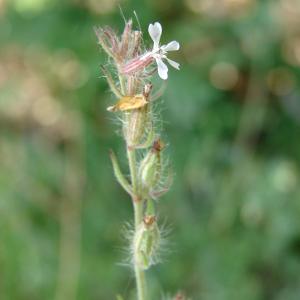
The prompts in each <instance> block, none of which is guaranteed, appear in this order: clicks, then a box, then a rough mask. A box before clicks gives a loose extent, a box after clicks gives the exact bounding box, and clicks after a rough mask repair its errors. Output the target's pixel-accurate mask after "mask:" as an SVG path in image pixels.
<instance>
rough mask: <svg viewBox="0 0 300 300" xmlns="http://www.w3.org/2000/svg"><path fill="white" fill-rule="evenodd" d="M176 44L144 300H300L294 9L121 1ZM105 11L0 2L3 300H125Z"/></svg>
mask: <svg viewBox="0 0 300 300" xmlns="http://www.w3.org/2000/svg"><path fill="white" fill-rule="evenodd" d="M120 5H121V7H122V9H123V11H124V14H125V16H126V18H130V17H134V15H133V11H134V10H135V11H136V12H137V14H138V16H139V19H140V23H141V27H142V29H143V30H144V31H145V35H144V36H145V42H146V43H148V45H149V47H150V46H151V42H150V40H149V38H148V34H147V33H146V32H147V27H148V24H149V23H150V22H154V21H160V22H161V23H162V25H163V36H162V42H168V41H170V40H173V39H176V40H178V41H179V42H180V43H181V45H182V48H181V51H180V52H179V53H174V55H173V56H172V57H171V58H172V59H174V60H177V61H178V62H180V63H181V66H182V68H181V70H180V71H176V70H174V69H172V70H170V75H169V80H168V85H167V88H166V91H165V93H164V95H163V97H162V101H161V108H162V109H161V116H162V117H163V119H164V123H163V127H164V135H165V136H166V140H167V143H168V144H169V147H168V150H167V152H168V154H169V157H170V162H171V164H172V166H173V170H174V172H175V174H176V176H175V179H174V184H173V186H172V189H171V191H170V192H169V193H168V194H166V195H165V196H164V197H163V198H162V199H161V200H160V203H159V206H160V219H161V222H162V223H163V224H166V228H167V231H170V233H169V237H168V240H169V242H168V244H167V246H166V249H165V251H164V252H165V255H164V256H165V259H164V263H163V264H161V265H158V266H156V267H154V268H153V269H152V270H151V271H150V272H149V275H148V276H149V284H150V286H151V292H152V294H153V295H155V296H152V299H160V298H161V297H162V296H163V295H168V294H170V295H174V294H175V293H176V291H178V290H179V289H180V290H184V291H185V292H186V294H187V295H188V296H189V297H191V298H192V299H194V300H198V299H199V300H201V299H203V300H229V299H230V300H240V299H243V300H248V299H249V300H261V299H276V300H283V299H284V300H298V299H300V185H299V181H300V173H299V171H300V141H299V134H300V127H299V125H300V89H299V82H300V71H299V66H300V30H299V28H300V2H299V1H298V0H281V1H279V0H278V1H276V0H273V1H271V0H269V1H267V0H256V1H255V0H202V1H200V0H182V1H180V0H164V1H162V0H146V1H140V0H135V1H133V0H132V1H129V0H128V1H125V0H124V1H121V2H120ZM104 24H106V25H110V26H112V27H114V28H116V29H117V30H118V31H121V30H122V27H123V25H124V22H123V19H122V17H121V14H120V11H119V7H118V3H117V1H114V0H86V1H84V0H69V1H67V0H0V45H1V48H0V128H1V139H0V238H1V243H0V299H3V300H25V299H31V300H35V299H55V300H74V299H78V300H79V299H91V300H93V299H100V300H102V299H103V300H107V299H115V296H116V294H121V295H123V296H124V299H126V300H127V299H134V293H133V290H134V279H133V274H132V271H131V270H130V268H128V267H126V266H125V267H124V266H123V264H124V263H126V261H127V260H128V254H127V252H126V241H125V240H124V238H123V236H122V231H121V228H124V224H126V222H128V221H130V220H131V219H132V207H131V203H130V200H129V199H128V197H127V195H126V194H125V193H124V192H123V190H121V188H120V187H119V186H118V185H117V183H116V182H115V180H114V178H113V176H112V168H111V164H110V161H109V157H108V150H109V149H110V148H113V149H114V150H115V151H116V153H117V154H118V156H119V157H120V158H121V161H122V164H123V165H124V166H126V160H125V158H124V156H123V153H124V146H123V143H122V141H121V138H120V137H119V136H118V135H117V134H116V130H117V124H116V122H115V121H114V118H113V115H112V114H111V113H108V112H107V111H106V107H107V106H108V105H111V104H112V103H114V102H115V99H114V98H113V97H112V95H111V94H110V92H109V91H108V88H107V84H106V82H105V80H104V79H103V78H101V73H100V70H99V66H100V64H102V63H106V61H107V60H106V57H105V56H104V54H103V53H102V52H101V51H100V49H99V47H98V46H97V41H96V37H95V35H94V33H93V30H92V28H93V26H94V25H100V26H101V25H104Z"/></svg>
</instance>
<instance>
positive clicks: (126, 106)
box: [107, 94, 148, 111]
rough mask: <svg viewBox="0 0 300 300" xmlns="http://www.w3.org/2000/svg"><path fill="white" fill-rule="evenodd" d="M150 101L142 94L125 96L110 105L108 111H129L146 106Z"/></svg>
mask: <svg viewBox="0 0 300 300" xmlns="http://www.w3.org/2000/svg"><path fill="white" fill-rule="evenodd" d="M147 103H148V101H147V99H146V97H145V96H144V95H142V94H138V95H135V96H133V97H132V96H124V97H122V98H121V99H120V100H119V101H118V102H117V103H116V104H115V105H113V106H109V107H108V108H107V110H108V111H127V110H133V109H138V108H141V107H144V106H145V105H146V104H147Z"/></svg>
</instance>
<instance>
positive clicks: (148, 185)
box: [139, 139, 164, 191]
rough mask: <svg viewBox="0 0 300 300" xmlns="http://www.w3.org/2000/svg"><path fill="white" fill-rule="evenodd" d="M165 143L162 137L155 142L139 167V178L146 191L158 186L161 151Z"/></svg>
mask: <svg viewBox="0 0 300 300" xmlns="http://www.w3.org/2000/svg"><path fill="white" fill-rule="evenodd" d="M163 147H164V145H163V143H162V141H161V140H160V139H158V140H156V141H155V142H154V143H153V146H152V148H151V149H150V151H149V152H148V153H147V155H146V156H145V157H144V159H143V160H142V161H141V164H140V167H139V175H140V176H139V178H140V180H141V184H142V187H143V188H144V189H146V191H149V190H151V189H152V188H154V187H155V186H156V184H157V183H158V182H159V180H160V177H161V151H162V149H163Z"/></svg>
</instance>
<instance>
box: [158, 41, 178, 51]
mask: <svg viewBox="0 0 300 300" xmlns="http://www.w3.org/2000/svg"><path fill="white" fill-rule="evenodd" d="M161 48H162V50H163V51H166V52H167V51H177V50H179V48H180V45H179V43H178V42H177V41H172V42H170V43H169V44H167V45H163V46H161Z"/></svg>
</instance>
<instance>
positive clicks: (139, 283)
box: [119, 72, 147, 300]
mask: <svg viewBox="0 0 300 300" xmlns="http://www.w3.org/2000/svg"><path fill="white" fill-rule="evenodd" d="M119 81H120V87H121V92H122V94H123V95H126V87H125V84H126V82H125V78H124V77H123V76H122V75H121V74H120V72H119ZM126 146H127V158H128V164H129V170H130V177H131V186H132V202H133V208H134V231H135V232H136V231H137V230H138V227H139V225H140V224H141V223H142V222H143V201H142V199H139V196H138V178H137V161H136V155H135V149H134V148H131V147H129V145H126ZM133 261H134V274H135V281H136V289H137V300H147V297H146V279H145V273H144V270H143V269H141V268H140V266H139V265H138V264H137V262H136V259H135V258H134V259H133Z"/></svg>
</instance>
